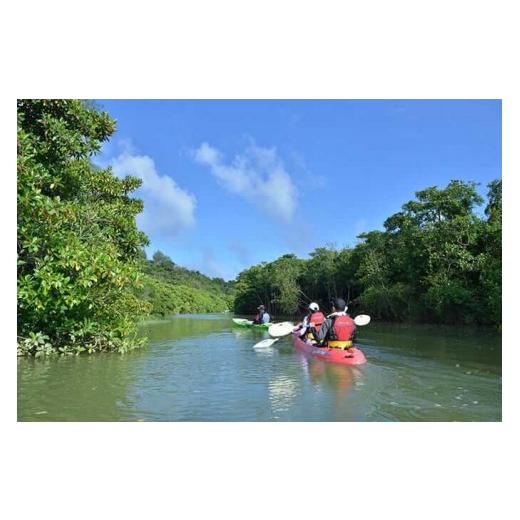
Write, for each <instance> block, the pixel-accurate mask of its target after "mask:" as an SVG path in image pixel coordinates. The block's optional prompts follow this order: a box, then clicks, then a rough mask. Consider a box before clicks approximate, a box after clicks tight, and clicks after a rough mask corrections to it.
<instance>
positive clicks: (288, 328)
mask: <svg viewBox="0 0 520 520" xmlns="http://www.w3.org/2000/svg"><path fill="white" fill-rule="evenodd" d="M293 329H294V324H293V323H291V322H290V321H283V322H281V323H273V324H272V325H271V326H270V327H269V330H268V332H269V335H270V336H273V338H281V337H282V336H288V335H289V334H290V333H291V332H292V331H293Z"/></svg>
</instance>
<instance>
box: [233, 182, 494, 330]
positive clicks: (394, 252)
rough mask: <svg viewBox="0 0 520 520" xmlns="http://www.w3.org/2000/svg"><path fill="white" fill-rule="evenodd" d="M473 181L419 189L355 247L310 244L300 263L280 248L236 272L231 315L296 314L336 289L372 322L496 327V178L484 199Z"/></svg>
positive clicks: (324, 300) (325, 301)
mask: <svg viewBox="0 0 520 520" xmlns="http://www.w3.org/2000/svg"><path fill="white" fill-rule="evenodd" d="M476 187H477V184H476V183H474V182H464V181H460V180H453V181H451V182H450V183H449V184H448V186H447V187H445V188H444V189H440V188H438V187H430V188H427V189H425V190H422V191H419V192H417V193H416V198H415V199H414V200H411V201H409V202H407V203H406V204H404V205H403V206H402V210H401V211H400V212H398V213H396V214H394V215H392V216H390V217H389V218H388V219H387V220H386V221H385V222H384V231H370V232H367V233H362V234H361V235H359V237H358V238H359V240H360V242H359V243H358V244H357V245H356V246H355V247H344V248H342V249H337V248H335V247H320V248H318V249H315V250H314V251H313V252H312V253H311V254H310V258H309V259H307V260H303V259H300V258H297V257H296V256H294V255H285V256H282V257H281V258H279V259H277V260H275V261H273V262H269V263H266V262H264V263H261V264H259V265H255V266H253V267H250V268H249V269H246V270H245V271H242V272H241V273H240V274H239V276H238V278H237V280H236V286H235V288H236V297H235V305H234V310H235V312H238V313H244V314H250V313H253V312H255V309H256V307H257V306H258V304H259V303H263V304H265V305H266V306H267V308H268V310H269V311H270V312H271V313H273V314H275V315H276V314H278V313H279V314H296V313H298V312H302V310H303V309H304V308H305V306H306V304H308V303H309V302H310V301H317V302H319V303H321V304H322V305H323V306H324V307H325V308H326V309H328V308H329V305H328V302H329V301H330V299H331V297H333V296H341V297H343V298H345V299H346V300H347V301H348V302H349V309H350V310H351V311H352V312H355V313H360V312H365V313H368V314H370V315H372V316H373V317H374V318H377V319H381V320H388V321H414V322H433V323H460V324H481V325H492V326H497V327H499V326H500V325H501V319H502V318H501V316H502V292H501V287H502V181H501V180H495V181H493V182H491V183H490V184H488V186H487V187H488V193H487V200H486V201H485V200H484V199H483V198H482V197H481V196H480V195H479V194H478V192H477V190H476ZM484 203H485V209H484V214H483V215H482V216H479V215H478V214H477V213H476V211H475V210H476V208H477V207H479V206H482V205H483V204H484Z"/></svg>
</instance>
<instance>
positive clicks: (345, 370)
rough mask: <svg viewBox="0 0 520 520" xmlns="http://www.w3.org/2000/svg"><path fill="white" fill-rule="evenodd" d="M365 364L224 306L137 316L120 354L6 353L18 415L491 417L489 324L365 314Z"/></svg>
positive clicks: (493, 347) (497, 341)
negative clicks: (245, 325)
mask: <svg viewBox="0 0 520 520" xmlns="http://www.w3.org/2000/svg"><path fill="white" fill-rule="evenodd" d="M359 330H360V334H359V341H358V343H359V345H360V347H361V349H362V350H363V351H364V353H365V355H366V357H367V360H368V362H367V364H365V365H362V366H359V367H346V366H338V365H333V364H325V363H323V362H321V361H316V360H314V359H308V358H306V357H305V356H304V355H303V354H300V353H298V352H296V351H295V350H294V349H293V347H292V343H291V341H290V339H288V338H286V339H283V340H281V341H279V342H278V343H277V344H275V345H274V346H273V347H271V348H268V349H265V350H254V349H253V348H252V346H253V344H255V343H256V342H258V341H260V340H261V339H263V338H266V337H268V335H267V333H266V332H259V331H253V330H249V329H240V328H237V327H233V326H232V321H231V316H230V315H229V314H204V315H182V316H175V317H172V318H171V319H167V320H158V321H151V322H147V323H144V324H143V325H142V332H143V333H144V334H146V335H147V336H148V337H149V339H150V343H149V345H148V346H147V347H145V348H144V349H141V350H138V351H135V352H131V353H129V354H126V355H119V354H98V355H90V356H87V355H85V356H71V357H60V358H55V359H27V358H21V359H18V420H19V421H500V420H501V419H502V367H501V365H502V361H501V358H502V356H501V338H500V335H497V334H494V333H491V332H488V331H482V330H470V329H458V328H448V327H444V328H440V329H439V328H434V327H431V326H412V325H389V324H377V323H371V324H370V325H369V326H368V327H365V328H364V329H359Z"/></svg>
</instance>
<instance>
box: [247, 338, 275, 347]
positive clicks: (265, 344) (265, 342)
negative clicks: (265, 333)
mask: <svg viewBox="0 0 520 520" xmlns="http://www.w3.org/2000/svg"><path fill="white" fill-rule="evenodd" d="M279 339H280V338H275V339H264V340H263V341H259V342H258V343H257V344H256V345H253V348H268V347H270V346H271V345H272V344H273V343H276V342H277V341H278V340H279Z"/></svg>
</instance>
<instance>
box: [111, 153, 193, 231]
mask: <svg viewBox="0 0 520 520" xmlns="http://www.w3.org/2000/svg"><path fill="white" fill-rule="evenodd" d="M122 144H123V151H122V152H121V153H120V154H119V155H118V156H117V157H115V158H113V159H112V160H111V161H110V165H111V166H112V169H113V171H114V174H115V175H117V176H118V177H124V176H126V175H133V176H135V177H139V178H140V179H141V180H142V181H143V184H142V186H141V187H140V188H139V190H138V191H137V196H138V197H140V198H141V199H143V202H144V210H143V212H142V213H141V214H140V215H139V216H138V217H137V223H138V225H139V227H140V229H142V230H143V231H144V232H145V233H147V234H149V235H150V236H153V235H162V236H175V235H177V234H178V233H179V232H180V231H182V230H184V229H186V228H188V227H190V226H192V225H193V224H194V223H195V215H194V212H195V205H196V199H195V197H194V196H193V195H191V194H190V193H188V192H187V191H185V190H183V189H182V188H180V187H179V186H178V185H177V183H176V182H175V181H174V180H173V179H172V178H171V177H169V176H168V175H161V174H160V173H159V172H158V171H157V169H156V167H155V162H154V160H153V159H152V158H151V157H149V156H148V155H137V154H136V153H135V151H134V150H133V148H132V147H131V146H130V144H129V143H122Z"/></svg>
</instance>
